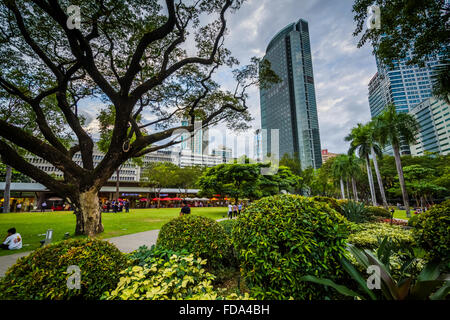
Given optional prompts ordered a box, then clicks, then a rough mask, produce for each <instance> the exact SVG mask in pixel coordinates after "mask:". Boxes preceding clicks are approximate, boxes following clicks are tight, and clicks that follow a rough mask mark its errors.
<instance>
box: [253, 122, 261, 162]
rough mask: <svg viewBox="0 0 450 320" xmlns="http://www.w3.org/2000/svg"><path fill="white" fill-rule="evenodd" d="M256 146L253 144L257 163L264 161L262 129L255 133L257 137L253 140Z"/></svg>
mask: <svg viewBox="0 0 450 320" xmlns="http://www.w3.org/2000/svg"><path fill="white" fill-rule="evenodd" d="M253 141H254V144H253V148H254V149H253V158H254V159H255V160H256V161H257V162H261V161H262V133H261V129H257V130H256V131H255V135H254V138H253Z"/></svg>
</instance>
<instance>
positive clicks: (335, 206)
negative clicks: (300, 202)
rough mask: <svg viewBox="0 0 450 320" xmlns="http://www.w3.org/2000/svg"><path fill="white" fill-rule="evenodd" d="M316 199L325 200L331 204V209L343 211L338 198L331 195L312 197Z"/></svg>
mask: <svg viewBox="0 0 450 320" xmlns="http://www.w3.org/2000/svg"><path fill="white" fill-rule="evenodd" d="M312 199H313V200H314V201H319V202H324V203H326V204H328V205H329V206H330V208H331V209H334V210H336V211H337V212H339V213H342V207H341V205H340V204H339V202H338V200H336V199H334V198H330V197H324V196H315V197H313V198H312Z"/></svg>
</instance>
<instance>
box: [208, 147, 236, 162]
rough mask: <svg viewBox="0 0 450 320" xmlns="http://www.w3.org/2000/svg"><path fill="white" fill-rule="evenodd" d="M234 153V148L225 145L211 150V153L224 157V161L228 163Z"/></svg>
mask: <svg viewBox="0 0 450 320" xmlns="http://www.w3.org/2000/svg"><path fill="white" fill-rule="evenodd" d="M232 154H233V150H232V149H231V148H228V147H226V146H223V145H220V146H218V147H217V148H216V149H213V150H212V151H211V155H212V156H215V157H220V158H222V162H223V163H227V162H228V161H229V160H231V158H232Z"/></svg>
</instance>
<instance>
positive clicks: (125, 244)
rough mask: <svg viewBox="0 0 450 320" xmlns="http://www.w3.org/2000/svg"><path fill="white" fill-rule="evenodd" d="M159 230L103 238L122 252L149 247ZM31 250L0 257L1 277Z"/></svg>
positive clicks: (154, 240)
mask: <svg viewBox="0 0 450 320" xmlns="http://www.w3.org/2000/svg"><path fill="white" fill-rule="evenodd" d="M222 220H226V219H219V220H217V221H222ZM158 233H159V230H150V231H144V232H139V233H133V234H127V235H124V236H120V237H114V238H109V239H104V240H106V241H109V242H111V243H112V244H114V245H115V246H116V247H117V248H119V250H120V251H122V252H124V253H129V252H132V251H134V250H136V249H138V248H139V247H140V246H147V247H149V248H150V247H151V246H152V245H154V244H156V240H157V239H158ZM30 253H31V251H26V252H21V253H16V254H10V255H7V256H2V257H0V277H3V276H4V275H5V273H6V270H8V269H9V267H11V266H12V265H13V264H14V263H16V261H17V259H19V258H21V257H23V256H27V255H28V254H30Z"/></svg>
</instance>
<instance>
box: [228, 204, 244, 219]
mask: <svg viewBox="0 0 450 320" xmlns="http://www.w3.org/2000/svg"><path fill="white" fill-rule="evenodd" d="M242 208H243V204H242V202H241V203H239V204H238V205H236V204H234V205H232V204H231V203H229V204H228V218H229V219H233V216H234V217H237V216H238V215H240V214H241V211H242Z"/></svg>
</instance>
